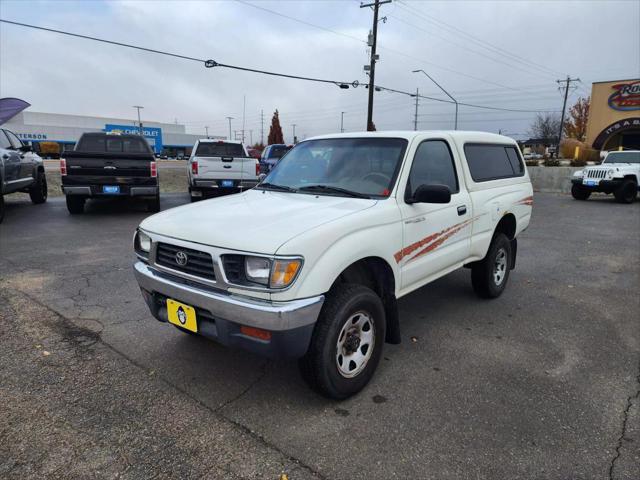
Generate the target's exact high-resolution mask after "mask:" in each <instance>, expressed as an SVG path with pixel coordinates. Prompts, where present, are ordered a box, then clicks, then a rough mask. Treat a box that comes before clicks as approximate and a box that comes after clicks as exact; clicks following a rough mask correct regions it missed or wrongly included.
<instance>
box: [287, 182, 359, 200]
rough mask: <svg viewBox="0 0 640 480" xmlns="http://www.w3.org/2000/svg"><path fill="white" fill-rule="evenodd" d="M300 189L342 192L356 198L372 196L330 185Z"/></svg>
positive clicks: (305, 190) (301, 189) (301, 188)
mask: <svg viewBox="0 0 640 480" xmlns="http://www.w3.org/2000/svg"><path fill="white" fill-rule="evenodd" d="M298 190H300V191H301V192H303V191H304V192H327V193H341V194H343V195H348V196H350V197H355V198H371V197H370V196H369V195H366V194H364V193H360V192H354V191H353V190H347V189H346V188H340V187H332V186H330V185H307V186H305V187H300V188H299V189H298Z"/></svg>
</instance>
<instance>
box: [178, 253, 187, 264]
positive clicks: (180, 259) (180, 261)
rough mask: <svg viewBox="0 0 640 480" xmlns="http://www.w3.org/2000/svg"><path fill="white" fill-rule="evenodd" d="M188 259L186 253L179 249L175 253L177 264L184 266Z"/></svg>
mask: <svg viewBox="0 0 640 480" xmlns="http://www.w3.org/2000/svg"><path fill="white" fill-rule="evenodd" d="M188 261H189V257H187V254H186V253H184V252H182V251H179V252H177V253H176V263H177V264H178V265H182V266H185V265H186V264H187V262H188Z"/></svg>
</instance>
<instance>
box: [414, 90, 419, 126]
mask: <svg viewBox="0 0 640 480" xmlns="http://www.w3.org/2000/svg"><path fill="white" fill-rule="evenodd" d="M419 98H420V92H418V89H417V88H416V113H415V115H414V116H413V130H414V131H416V132H417V131H418V99H419Z"/></svg>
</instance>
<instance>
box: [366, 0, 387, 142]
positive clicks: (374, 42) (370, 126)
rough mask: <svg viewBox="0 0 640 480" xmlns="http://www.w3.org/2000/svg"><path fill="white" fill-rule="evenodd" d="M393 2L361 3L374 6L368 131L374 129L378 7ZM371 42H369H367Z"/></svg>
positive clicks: (384, 0)
mask: <svg viewBox="0 0 640 480" xmlns="http://www.w3.org/2000/svg"><path fill="white" fill-rule="evenodd" d="M385 3H391V0H375V1H374V2H373V3H366V4H361V5H360V8H365V7H373V39H372V41H371V45H370V46H371V60H370V64H369V106H368V107H367V131H368V132H371V131H373V129H374V127H373V91H374V90H375V83H374V81H375V75H376V60H377V56H376V46H377V42H378V9H379V8H380V5H384V4H385ZM367 43H369V42H367Z"/></svg>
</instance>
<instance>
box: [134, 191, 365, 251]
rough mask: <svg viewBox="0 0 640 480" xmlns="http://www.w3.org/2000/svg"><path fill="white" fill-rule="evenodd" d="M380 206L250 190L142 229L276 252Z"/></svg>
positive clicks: (157, 218) (148, 222)
mask: <svg viewBox="0 0 640 480" xmlns="http://www.w3.org/2000/svg"><path fill="white" fill-rule="evenodd" d="M376 203H377V201H376V200H368V199H359V198H345V197H334V196H322V195H306V194H297V193H284V192H272V191H262V190H250V191H248V192H244V193H241V194H235V195H228V196H225V197H220V198H215V199H211V200H204V201H201V202H197V203H192V204H190V205H184V206H181V207H177V208H172V209H170V210H167V211H165V212H161V213H158V214H156V215H153V216H151V217H148V218H146V219H145V220H143V221H142V223H141V224H140V228H142V229H143V230H146V231H148V232H150V233H156V234H159V235H165V236H167V237H172V238H176V239H180V240H185V241H190V242H196V243H201V244H203V245H209V246H212V247H220V248H228V249H232V250H241V251H244V252H254V253H263V254H274V253H275V252H276V251H277V250H278V248H279V247H280V246H281V245H282V244H283V243H285V242H286V241H288V240H290V239H291V238H293V237H295V236H298V235H300V234H302V233H304V232H306V231H308V230H311V229H313V228H314V227H317V226H319V225H322V224H325V223H328V222H331V221H334V220H337V219H339V218H342V217H345V216H347V215H352V214H354V213H357V212H360V211H362V210H365V209H367V208H371V207H373V206H374V205H375V204H376ZM319 240H320V241H321V239H319Z"/></svg>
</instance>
